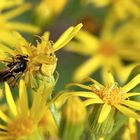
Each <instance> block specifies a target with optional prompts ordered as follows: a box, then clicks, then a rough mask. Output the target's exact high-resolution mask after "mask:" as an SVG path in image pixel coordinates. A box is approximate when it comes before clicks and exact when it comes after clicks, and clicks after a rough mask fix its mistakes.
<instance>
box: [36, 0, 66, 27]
mask: <svg viewBox="0 0 140 140" xmlns="http://www.w3.org/2000/svg"><path fill="white" fill-rule="evenodd" d="M67 2H68V0H55V1H52V0H42V1H41V2H40V3H39V5H38V6H37V7H36V9H35V12H36V15H37V16H36V17H35V18H36V19H35V20H36V23H37V24H39V25H43V26H44V25H46V23H48V22H50V21H51V20H53V19H54V18H55V17H56V16H58V15H59V14H60V13H61V11H62V10H63V9H64V7H65V5H66V3H67Z"/></svg>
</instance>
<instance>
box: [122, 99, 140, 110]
mask: <svg viewBox="0 0 140 140" xmlns="http://www.w3.org/2000/svg"><path fill="white" fill-rule="evenodd" d="M121 104H124V105H126V106H128V107H131V108H134V109H136V110H140V102H136V101H130V100H124V101H123V102H122V103H121Z"/></svg>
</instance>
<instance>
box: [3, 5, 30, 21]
mask: <svg viewBox="0 0 140 140" xmlns="http://www.w3.org/2000/svg"><path fill="white" fill-rule="evenodd" d="M30 8H31V4H29V3H27V4H23V5H22V6H19V7H18V8H15V9H14V10H10V11H8V12H5V13H3V14H2V16H3V18H4V20H8V19H11V18H14V17H16V16H18V15H20V14H22V13H23V12H25V11H27V10H29V9H30Z"/></svg>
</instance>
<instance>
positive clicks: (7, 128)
mask: <svg viewBox="0 0 140 140" xmlns="http://www.w3.org/2000/svg"><path fill="white" fill-rule="evenodd" d="M4 93H5V96H6V102H7V105H8V114H7V113H6V112H4V111H2V110H0V119H1V121H2V122H4V123H1V124H0V139H2V140H18V139H26V140H27V139H28V138H30V139H31V140H34V138H35V136H37V135H35V134H37V132H38V130H37V129H38V127H37V125H38V123H39V121H40V119H41V117H42V115H43V113H44V111H45V110H46V108H47V107H48V106H47V104H46V100H45V99H44V98H43V96H42V95H41V94H40V93H38V92H34V94H33V95H34V96H33V100H32V103H31V107H29V99H28V93H27V91H26V86H25V83H24V81H23V80H20V84H19V96H18V98H17V101H14V98H13V95H12V93H11V90H10V87H9V85H8V84H7V83H5V92H4Z"/></svg>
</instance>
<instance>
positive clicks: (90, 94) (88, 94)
mask: <svg viewBox="0 0 140 140" xmlns="http://www.w3.org/2000/svg"><path fill="white" fill-rule="evenodd" d="M71 96H81V97H85V98H95V99H100V98H99V97H98V95H96V94H94V93H93V92H84V91H77V92H65V93H62V94H60V95H57V96H56V97H55V98H54V102H55V104H56V106H57V107H58V108H59V107H60V106H61V105H63V104H64V102H65V101H66V100H67V99H68V98H69V97H71Z"/></svg>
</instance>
